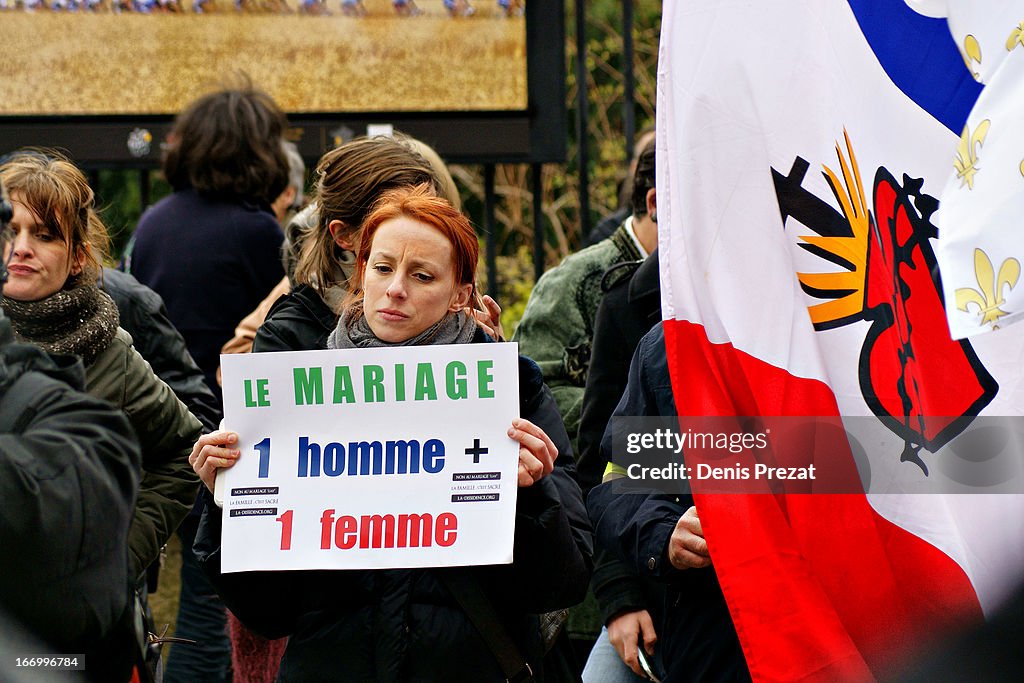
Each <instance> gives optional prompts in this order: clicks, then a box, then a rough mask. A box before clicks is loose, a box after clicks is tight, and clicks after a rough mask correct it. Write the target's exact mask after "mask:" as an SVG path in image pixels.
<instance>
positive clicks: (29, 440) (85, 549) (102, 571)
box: [0, 202, 141, 681]
mask: <svg viewBox="0 0 1024 683" xmlns="http://www.w3.org/2000/svg"><path fill="white" fill-rule="evenodd" d="M3 204H6V202H0V214H3V208H4V207H3ZM8 206H9V205H8ZM0 227H2V230H3V232H4V233H6V229H7V225H6V220H4V221H3V225H2V226H0ZM0 244H2V245H6V242H5V241H4V240H2V239H0ZM3 251H4V249H3V248H0V253H2V252H3ZM5 265H6V264H5V262H0V287H2V283H3V282H4V281H5V280H6V275H7V272H6V267H5ZM84 385H85V369H84V367H83V366H82V362H81V360H80V359H78V358H76V357H73V356H50V355H49V354H47V353H45V352H44V351H42V350H41V349H39V348H37V347H35V346H32V345H28V344H19V343H15V342H14V333H13V331H12V329H11V326H10V323H9V321H8V320H7V319H6V318H5V317H4V316H3V311H2V309H0V501H3V509H2V512H0V548H2V549H3V552H2V553H0V612H2V613H4V614H5V615H6V616H8V617H9V618H13V619H15V620H16V621H17V622H19V623H20V625H21V626H22V627H23V628H24V629H25V630H26V631H27V632H28V634H30V635H31V636H33V637H34V638H36V639H38V640H39V641H40V642H42V643H44V644H45V645H46V646H47V648H48V652H45V653H44V652H33V653H28V652H26V653H21V654H24V655H31V654H36V655H38V654H78V655H81V654H83V653H84V655H85V662H84V664H85V667H86V672H87V675H88V676H89V678H91V679H93V680H109V681H116V680H127V678H128V675H129V673H130V670H131V666H132V664H133V663H134V662H135V652H134V651H133V648H134V647H135V639H134V632H133V630H132V628H131V624H132V612H131V609H132V607H133V603H131V602H130V600H129V591H130V585H131V577H129V576H128V545H127V541H128V527H129V524H130V523H131V519H132V514H133V510H134V506H135V492H136V490H137V489H138V486H139V472H140V461H141V456H140V453H139V446H138V443H137V441H136V439H135V436H134V434H133V432H132V429H131V427H130V426H129V424H128V420H127V418H126V417H125V416H124V415H123V414H122V413H121V412H120V411H118V410H115V409H114V408H113V407H111V406H110V405H109V404H107V403H105V402H103V401H100V400H98V399H94V398H91V397H90V396H88V395H86V394H85V393H83V387H84ZM8 665H13V663H12V662H8V661H5V662H3V666H5V667H6V666H8Z"/></svg>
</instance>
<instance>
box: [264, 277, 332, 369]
mask: <svg viewBox="0 0 1024 683" xmlns="http://www.w3.org/2000/svg"><path fill="white" fill-rule="evenodd" d="M337 324H338V316H337V315H336V314H335V313H334V311H332V310H331V309H330V308H329V307H328V306H327V304H326V303H324V300H323V299H322V298H321V297H320V295H319V294H317V293H316V290H315V289H313V288H312V287H310V286H309V285H297V286H296V287H295V288H294V289H293V290H292V291H291V292H290V293H288V294H285V295H284V296H282V297H281V298H280V299H278V300H277V301H276V302H274V305H273V306H271V307H270V311H269V312H268V313H267V320H266V321H265V322H264V323H263V324H262V325H260V328H259V329H258V330H257V331H256V339H255V340H254V341H253V343H252V350H253V353H263V352H264V351H313V350H316V349H326V348H327V337H328V335H330V333H331V332H333V331H334V327H335V326H336V325H337Z"/></svg>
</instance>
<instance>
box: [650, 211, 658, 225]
mask: <svg viewBox="0 0 1024 683" xmlns="http://www.w3.org/2000/svg"><path fill="white" fill-rule="evenodd" d="M651 222H652V223H657V222H658V212H657V211H651Z"/></svg>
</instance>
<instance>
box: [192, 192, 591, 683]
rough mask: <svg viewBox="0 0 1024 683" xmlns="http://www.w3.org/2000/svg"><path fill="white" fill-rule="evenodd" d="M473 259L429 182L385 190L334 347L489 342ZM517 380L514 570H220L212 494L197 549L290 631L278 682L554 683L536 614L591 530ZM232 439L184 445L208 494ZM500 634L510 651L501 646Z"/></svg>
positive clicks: (273, 632) (235, 592)
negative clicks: (526, 675) (520, 682)
mask: <svg viewBox="0 0 1024 683" xmlns="http://www.w3.org/2000/svg"><path fill="white" fill-rule="evenodd" d="M478 252H479V246H478V242H477V237H476V233H475V232H474V230H473V228H472V226H471V225H470V223H469V221H468V220H467V219H466V218H465V217H464V216H463V215H462V214H460V213H459V212H458V211H456V210H455V209H454V208H452V206H451V205H450V204H449V203H448V202H447V201H445V200H444V199H440V198H438V197H436V196H434V195H433V194H432V192H431V191H430V190H429V189H428V188H427V187H424V186H419V187H415V188H406V189H399V190H395V191H392V192H388V193H386V194H385V195H384V196H383V197H382V198H381V199H380V201H379V202H378V204H377V205H376V207H375V208H374V210H373V212H372V213H371V214H370V216H369V217H368V218H367V219H366V222H365V223H364V224H363V231H362V239H361V241H360V245H359V250H358V252H357V259H356V270H355V276H354V278H353V281H354V282H355V283H356V286H355V287H354V288H353V290H352V292H351V294H350V296H349V299H348V302H347V303H348V305H347V306H346V307H345V308H344V311H343V313H342V315H341V319H340V321H339V323H338V326H337V328H336V329H335V330H334V331H333V332H332V333H331V335H330V338H329V340H328V345H329V346H331V347H333V348H374V347H385V346H409V345H429V344H464V343H478V342H486V341H488V337H487V336H486V334H485V333H484V332H483V331H482V330H481V329H480V327H479V326H478V325H477V324H476V322H475V320H474V319H473V317H472V315H471V314H470V313H468V312H467V311H466V306H467V304H468V303H469V301H470V300H471V297H472V295H473V293H474V284H473V283H474V281H475V272H476V262H477V258H478ZM519 385H520V386H519V392H520V415H521V416H522V417H520V418H518V419H516V420H514V421H513V424H512V425H511V426H510V428H509V430H508V435H509V437H511V438H512V439H514V440H515V441H517V442H519V444H520V448H519V466H518V484H519V495H518V497H517V503H516V525H515V529H516V531H515V545H514V557H515V561H514V563H513V564H511V565H498V566H481V567H473V568H469V569H468V570H463V571H459V570H452V569H394V570H350V571H342V572H323V571H320V572H279V573H274V572H249V573H242V574H221V573H220V547H219V546H220V520H221V516H220V515H221V513H220V510H218V509H217V508H216V504H215V503H214V502H213V498H212V496H211V495H209V494H207V495H206V509H205V511H204V513H203V522H202V525H201V528H200V535H199V537H198V538H197V541H196V552H197V555H199V557H200V558H201V562H202V563H203V564H204V565H205V568H206V570H207V572H208V573H209V574H210V575H211V578H212V579H213V581H214V583H215V585H217V586H218V590H219V591H220V592H221V595H222V596H223V597H224V600H225V602H226V603H227V604H228V605H229V607H231V609H232V611H234V612H235V614H236V615H238V616H239V618H240V619H242V621H243V622H244V623H247V625H249V626H250V627H251V628H253V629H254V630H256V631H258V632H261V633H263V634H264V635H267V636H271V637H280V636H283V635H289V636H291V640H290V641H289V645H288V650H287V652H286V653H285V657H284V660H283V661H282V663H281V669H280V680H303V681H307V680H324V679H326V680H345V681H349V680H351V681H404V680H417V681H420V680H421V681H500V680H505V679H507V678H511V677H513V676H514V675H515V674H517V673H520V672H519V671H515V670H509V667H510V664H509V662H508V661H507V660H508V659H509V657H510V656H511V658H512V661H514V662H515V661H519V662H522V663H524V664H528V665H529V669H530V670H531V671H532V672H533V675H534V678H535V680H556V679H557V676H556V675H553V674H552V672H550V671H545V669H544V666H543V664H544V657H543V655H544V649H545V646H544V643H543V638H542V635H541V632H540V628H539V618H538V616H537V615H538V613H542V612H548V611H551V610H555V609H559V608H563V607H568V606H570V605H573V604H575V603H577V602H579V601H580V600H581V599H582V598H583V595H584V593H585V591H586V586H587V582H588V579H589V574H590V564H591V563H590V558H591V540H590V530H589V526H588V523H587V520H586V514H585V510H584V507H583V503H582V499H581V496H580V491H579V487H578V486H577V485H576V483H575V481H574V480H573V479H572V476H571V474H570V472H569V469H570V468H571V467H572V458H571V456H569V455H568V453H569V440H568V437H567V435H566V433H565V428H564V427H563V426H562V422H561V419H560V417H559V414H558V411H557V408H556V406H555V403H554V400H553V399H552V398H551V394H550V392H549V391H548V390H547V388H546V387H545V386H544V383H543V380H542V378H541V374H540V371H539V369H538V368H537V366H536V365H535V364H534V363H533V362H532V361H530V360H528V359H526V358H520V362H519ZM395 417H396V424H399V423H400V421H401V415H400V414H398V415H396V416H395ZM236 439H237V435H235V434H233V433H231V432H214V433H212V434H209V435H207V436H204V437H202V438H201V439H200V440H199V441H198V442H197V443H196V446H195V448H194V449H193V451H192V456H191V460H192V465H193V467H194V468H195V470H196V472H197V473H198V474H199V476H200V478H201V479H202V480H203V482H204V483H205V484H206V486H207V487H208V489H210V490H211V491H212V487H213V484H214V477H215V473H216V471H217V470H218V469H219V468H223V467H230V466H232V465H233V464H234V463H235V462H236V460H237V459H238V457H239V453H238V451H237V450H235V449H234V448H232V445H233V444H234V443H235V441H236ZM470 596H472V597H470ZM485 632H486V633H487V634H488V635H482V633H485ZM495 633H498V634H499V635H497V636H496V635H495ZM502 640H503V641H504V642H506V644H508V647H505V648H502V647H501V646H499V645H496V642H498V641H502ZM496 652H499V653H502V654H499V655H496V654H495V653H496ZM502 655H504V659H505V660H506V661H505V662H504V663H502V662H501V661H499V660H500V659H501V658H502ZM517 657H519V658H521V659H519V660H517V659H516V658H517ZM512 666H514V665H512ZM522 669H523V670H524V671H525V666H523V667H522ZM524 680H526V679H524Z"/></svg>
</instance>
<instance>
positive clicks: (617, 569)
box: [577, 250, 664, 629]
mask: <svg viewBox="0 0 1024 683" xmlns="http://www.w3.org/2000/svg"><path fill="white" fill-rule="evenodd" d="M630 268H634V270H633V271H632V273H630ZM602 289H605V295H604V297H602V298H601V305H600V306H599V307H598V309H597V317H596V318H595V319H594V342H593V350H592V351H591V353H590V372H589V374H588V375H587V386H586V389H585V390H584V392H583V411H582V415H581V417H580V433H579V439H578V441H577V443H578V445H579V449H580V453H579V464H578V469H579V473H578V475H577V480H578V481H579V482H580V486H581V487H582V488H583V495H584V496H586V495H587V494H588V493H589V492H590V489H592V488H593V487H594V486H597V485H598V484H599V483H600V482H601V477H602V476H603V474H604V468H605V465H606V464H607V461H606V460H605V458H604V457H603V456H602V455H601V438H602V437H603V436H604V432H605V428H606V427H607V426H608V420H609V418H611V416H612V412H613V411H614V410H615V406H616V404H617V403H618V402H619V398H621V397H622V392H623V391H624V390H625V389H626V379H627V377H628V375H629V362H630V360H631V359H632V357H633V352H634V351H635V350H636V347H637V345H638V344H639V343H640V340H641V339H642V338H643V336H644V335H645V334H647V332H648V330H650V329H651V327H652V326H653V325H657V324H659V323H660V322H661V281H660V273H659V271H658V251H657V250H655V251H654V253H652V254H651V255H650V256H648V257H647V258H646V259H644V260H643V261H641V262H640V263H639V264H638V265H634V264H632V263H620V264H619V265H617V266H613V267H612V268H610V269H609V270H608V272H607V273H605V276H604V282H602ZM595 550H596V553H597V556H596V559H595V562H594V578H593V580H592V582H591V587H592V589H593V591H594V597H595V598H597V604H598V608H599V609H600V611H601V622H602V623H604V624H607V623H608V622H609V620H611V618H612V617H614V616H616V615H618V614H619V613H622V612H630V611H636V610H640V609H646V610H647V611H648V612H650V613H651V615H652V617H653V618H654V619H655V625H656V627H655V628H656V629H657V628H658V626H657V625H658V618H659V616H660V611H659V610H660V608H661V603H662V601H663V600H664V590H663V588H662V586H661V585H660V584H655V583H652V582H650V581H643V580H641V579H640V578H639V577H637V576H636V574H634V573H633V572H632V571H631V570H630V569H629V568H628V567H627V566H625V565H624V564H623V563H622V562H621V561H619V560H618V559H616V557H615V556H614V555H613V554H611V553H609V552H607V551H606V550H605V549H603V548H602V547H601V546H600V544H598V545H597V547H596V549H595Z"/></svg>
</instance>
